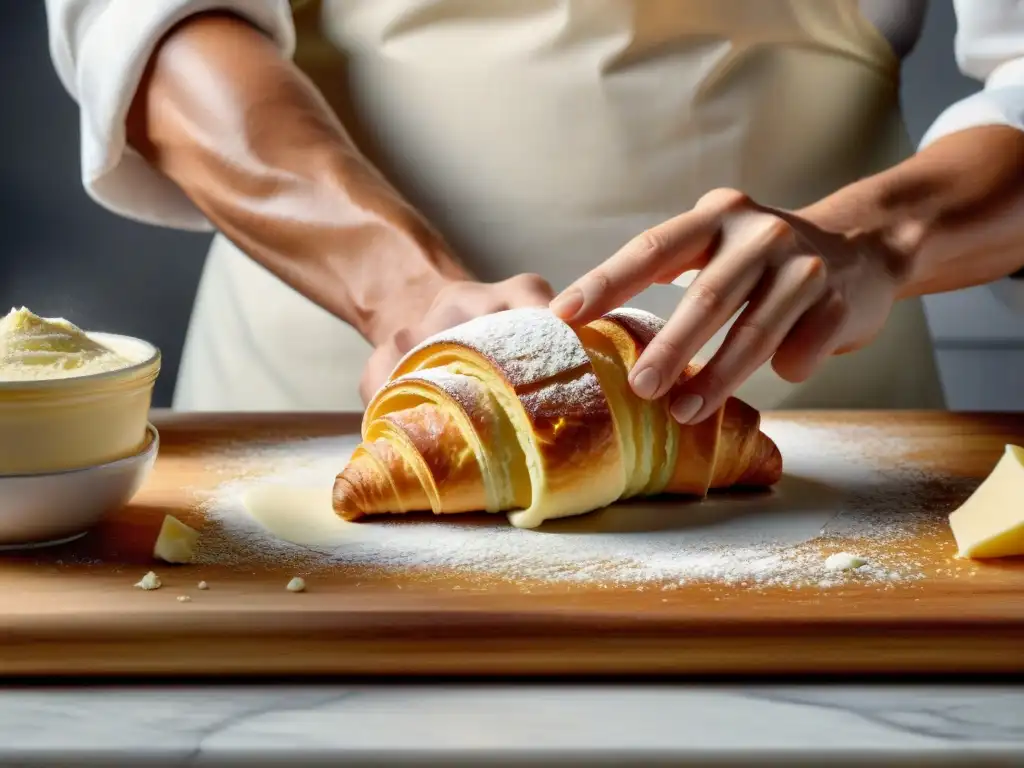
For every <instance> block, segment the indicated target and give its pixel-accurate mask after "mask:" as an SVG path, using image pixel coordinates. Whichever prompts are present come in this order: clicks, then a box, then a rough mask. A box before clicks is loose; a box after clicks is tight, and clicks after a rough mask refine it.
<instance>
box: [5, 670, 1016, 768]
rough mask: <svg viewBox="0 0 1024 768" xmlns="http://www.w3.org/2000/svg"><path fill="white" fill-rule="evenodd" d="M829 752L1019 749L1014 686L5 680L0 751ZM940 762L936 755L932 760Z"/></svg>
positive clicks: (296, 756)
mask: <svg viewBox="0 0 1024 768" xmlns="http://www.w3.org/2000/svg"><path fill="white" fill-rule="evenodd" d="M573 756H575V757H577V758H578V759H584V760H589V761H590V762H593V760H594V759H596V758H604V759H609V758H610V757H613V756H614V757H616V758H617V759H626V758H628V759H629V764H630V765H643V764H644V763H645V760H652V761H653V760H655V759H659V758H660V759H663V758H665V757H668V756H671V757H672V758H674V761H675V762H677V763H678V762H679V761H682V762H692V763H693V764H700V763H706V761H707V760H709V759H715V758H729V759H741V760H742V761H743V762H744V763H746V764H757V762H759V761H765V760H769V759H773V760H778V759H782V758H784V759H786V761H787V763H790V764H792V762H793V761H794V760H796V759H799V758H800V757H806V758H807V759H808V760H809V761H813V760H815V759H817V758H820V757H825V756H828V759H829V760H830V762H835V760H836V759H838V758H841V757H843V756H852V757H860V758H864V759H867V758H871V759H872V760H877V759H885V760H899V759H908V758H915V757H920V758H925V759H927V760H928V761H929V762H934V761H936V760H940V759H941V760H942V761H943V764H963V765H977V764H979V762H978V761H979V760H980V759H983V758H990V759H995V758H998V757H1000V756H1002V757H1003V758H1004V759H1006V760H1008V761H1010V762H1009V764H1018V763H1020V764H1024V687H981V686H973V687H952V686H947V687H922V686H911V687H895V686H888V687H879V686H860V687H851V686H837V685H828V686H826V685H819V686H807V687H798V686H791V687H779V686H773V687H756V686H749V687H736V686H677V685H673V686H647V687H640V686H618V687H615V686H543V685H531V686H520V687H512V686H493V685H492V686H453V685H422V686H376V687H371V686H364V687H338V686H301V687H298V686H283V687H269V686H262V687H241V686H235V687H223V686H195V687H169V686H168V687H158V686H152V687H146V688H137V687H136V688H131V687H87V688H38V687H23V688H7V689H4V690H2V691H0V765H9V764H19V763H26V762H31V764H33V765H39V764H47V765H62V766H64V765H74V764H76V762H90V763H93V764H103V765H110V766H120V765H143V764H147V763H149V762H159V763H161V764H166V765H228V764H236V763H239V762H245V763H247V764H250V765H252V764H253V763H254V761H256V762H275V763H280V762H287V764H288V765H291V766H299V765H303V764H320V763H323V762H327V761H331V760H333V761H338V760H343V759H346V758H349V759H351V758H364V759H365V758H370V757H372V758H374V759H375V764H395V765H403V764H409V762H410V761H411V760H414V759H415V760H418V761H422V760H432V761H435V762H437V763H440V764H451V761H452V760H454V759H456V758H460V757H461V758H464V759H472V760H480V759H484V758H485V757H488V758H490V757H503V758H505V759H506V760H509V759H513V760H516V761H522V762H533V761H543V762H544V763H546V764H551V763H552V762H553V761H557V758H570V757H573ZM947 761H950V762H949V763H947Z"/></svg>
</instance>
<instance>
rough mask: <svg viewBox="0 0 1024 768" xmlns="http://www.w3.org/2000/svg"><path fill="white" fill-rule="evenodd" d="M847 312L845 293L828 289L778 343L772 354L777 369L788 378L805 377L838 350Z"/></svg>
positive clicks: (780, 374)
mask: <svg viewBox="0 0 1024 768" xmlns="http://www.w3.org/2000/svg"><path fill="white" fill-rule="evenodd" d="M847 314H848V312H847V306H846V301H845V300H844V299H843V297H842V294H840V293H839V292H838V291H828V292H826V294H825V296H823V297H822V298H821V299H820V300H819V301H818V302H817V303H816V304H815V305H814V306H813V307H811V308H810V309H808V310H807V312H805V313H804V314H803V315H802V316H801V317H800V319H799V320H797V322H796V324H795V325H794V326H793V328H792V329H791V330H790V332H789V333H788V334H787V335H786V338H785V339H783V341H782V343H781V344H779V349H778V351H776V353H775V356H774V357H773V358H772V368H774V369H775V372H776V373H777V374H779V376H781V377H782V378H783V379H785V380H786V381H791V382H793V383H799V382H801V381H806V379H807V378H808V377H809V376H810V375H811V374H812V373H814V371H815V370H817V368H818V366H820V365H821V364H822V362H824V361H825V360H826V359H827V358H828V357H829V356H830V355H832V354H833V353H834V352H835V351H836V348H837V347H838V345H839V343H840V334H841V332H842V329H843V327H844V326H845V324H846V318H847Z"/></svg>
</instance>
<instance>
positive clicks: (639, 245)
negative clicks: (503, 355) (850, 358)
mask: <svg viewBox="0 0 1024 768" xmlns="http://www.w3.org/2000/svg"><path fill="white" fill-rule="evenodd" d="M890 253H891V251H890V250H889V249H887V248H885V247H884V246H883V244H881V243H878V242H871V241H870V240H869V238H866V237H865V238H848V237H845V236H841V235H837V234H833V233H831V232H826V231H825V230H823V229H821V228H820V227H818V226H817V225H815V224H814V223H813V222H812V220H811V219H809V218H805V217H804V216H801V215H798V214H793V213H790V212H786V211H779V210H775V209H771V208H766V207H764V206H761V205H758V204H757V203H755V202H754V201H753V200H751V199H750V198H749V197H747V196H746V195H744V194H742V193H740V192H737V191H735V190H731V189H718V190H715V191H713V192H711V193H709V194H707V195H705V196H704V197H703V198H702V199H701V200H700V201H699V202H698V203H697V205H696V206H695V207H694V208H693V210H691V211H689V212H687V213H684V214H681V215H680V216H677V217H676V218H674V219H670V220H669V221H666V222H665V223H663V224H660V225H658V226H656V227H654V228H653V229H651V230H649V231H647V232H644V233H643V234H641V235H640V236H638V237H636V238H634V239H633V240H632V241H631V242H630V243H628V244H627V245H626V246H625V247H624V248H622V249H621V250H620V251H619V252H618V253H616V254H615V255H614V256H612V257H611V258H610V259H608V260H607V261H606V262H604V263H603V264H601V265H600V266H599V267H597V268H596V269H594V270H592V271H591V272H589V273H587V274H586V275H584V276H583V277H581V278H580V279H579V280H577V281H576V282H575V283H573V284H572V285H571V286H569V287H568V288H567V289H566V290H565V291H563V292H562V293H561V294H559V296H558V297H557V298H556V299H555V300H554V301H553V302H552V305H551V308H552V310H553V311H554V312H555V313H556V314H558V315H559V316H560V317H562V318H563V319H565V320H566V321H567V322H570V323H572V324H573V325H579V324H583V323H587V322H590V321H591V320H593V319H595V318H597V317H599V316H600V315H602V314H603V313H605V312H608V311H610V310H612V309H614V308H616V307H618V306H620V305H621V304H623V303H624V302H626V301H627V300H629V299H630V298H632V297H633V296H635V295H636V294H638V293H640V292H641V291H642V290H644V289H645V288H647V287H648V286H650V285H651V284H652V283H670V282H672V281H673V280H674V279H675V278H677V277H678V276H679V275H681V274H682V273H684V272H687V271H690V270H695V269H699V270H700V274H699V275H698V276H697V278H696V279H695V280H694V282H693V283H692V284H691V285H690V286H689V288H688V289H687V290H686V292H685V294H684V295H683V298H682V300H681V301H680V303H679V306H678V308H677V309H676V310H675V312H674V313H673V314H672V317H671V318H670V319H669V320H668V322H667V323H666V325H665V327H664V328H663V329H662V331H661V332H660V333H659V334H658V335H657V336H656V337H655V338H654V340H653V341H652V342H651V344H650V345H649V346H648V347H647V349H646V350H645V351H644V353H643V354H642V355H641V356H640V359H639V360H638V361H637V363H636V365H635V366H634V368H633V370H632V371H631V372H630V378H629V380H630V385H631V386H632V388H633V390H634V392H636V394H637V395H639V396H640V397H643V398H656V397H661V396H662V395H664V394H666V393H667V392H669V391H670V390H672V401H673V402H672V415H673V417H675V419H676V420H677V421H679V422H680V423H683V424H693V423H697V422H699V421H702V420H703V419H705V418H707V417H708V416H709V415H711V414H712V413H714V412H715V411H716V410H717V409H718V408H719V407H720V406H721V405H722V403H724V402H725V400H726V398H727V397H729V395H731V394H732V393H733V392H734V391H735V390H736V388H737V387H739V386H740V385H741V384H742V383H743V382H744V381H745V380H746V379H747V377H749V376H750V375H751V374H752V373H753V372H754V371H755V370H757V369H758V368H759V367H760V366H761V365H762V364H764V363H765V362H766V361H768V360H769V359H770V360H771V361H772V365H773V367H774V368H775V371H776V372H777V373H778V374H779V375H780V376H781V377H782V378H784V379H787V380H788V381H792V382H798V381H803V380H804V379H806V378H807V377H808V376H810V375H811V374H812V373H813V372H814V371H815V369H816V368H818V367H819V366H820V365H821V363H822V362H823V361H824V360H825V359H826V358H827V357H829V356H830V355H833V354H838V353H843V352H849V351H852V350H854V349H858V348H860V347H862V346H864V345H865V344H867V343H869V342H870V341H871V340H872V339H873V338H874V337H875V336H876V335H877V334H878V332H879V331H880V330H881V329H882V327H883V326H884V324H885V321H886V318H887V317H888V315H889V312H890V310H891V309H892V305H893V303H894V302H895V300H896V297H897V291H898V288H899V279H900V275H899V274H898V272H899V270H898V269H896V264H895V260H894V259H893V258H892V257H891V256H890V255H889V254H890ZM744 304H746V305H747V306H746V308H745V309H744V310H743V312H742V314H741V315H740V316H739V318H738V319H737V321H736V323H735V324H734V325H733V327H732V328H731V329H730V330H729V333H728V335H727V337H726V339H725V341H724V343H723V344H722V346H721V348H720V349H719V350H718V352H717V353H716V354H715V355H714V356H713V357H712V359H711V360H710V361H708V363H707V365H705V366H704V368H703V369H702V370H701V371H700V373H698V374H697V375H696V376H694V377H693V378H691V379H690V380H688V381H685V382H680V383H678V385H677V380H678V379H679V377H680V376H681V375H682V373H683V371H684V369H685V367H686V365H687V364H688V363H689V362H690V360H691V359H692V358H693V357H694V355H695V354H696V353H697V352H698V351H699V350H700V348H701V347H703V346H704V344H706V343H707V342H708V341H709V340H710V339H711V337H712V336H713V335H714V334H715V332H716V331H718V330H719V329H721V328H722V326H723V325H725V323H726V322H727V321H728V320H729V319H730V318H731V317H732V316H733V315H734V314H735V313H736V312H737V311H738V310H739V309H740V308H741V307H742V306H743V305H744Z"/></svg>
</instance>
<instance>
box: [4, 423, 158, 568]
mask: <svg viewBox="0 0 1024 768" xmlns="http://www.w3.org/2000/svg"><path fill="white" fill-rule="evenodd" d="M146 429H147V435H148V439H147V442H146V447H145V448H143V449H142V451H140V452H139V453H137V454H135V455H134V456H129V457H127V458H124V459H118V460H117V461H112V462H110V463H108V464H99V465H97V466H95V467H85V468H83V469H71V470H66V471H64V472H49V473H44V474H38V475H0V552H3V551H11V550H20V549H37V548H40V547H53V546H57V545H59V544H66V543H68V542H69V541H74V540H75V539H78V538H80V537H82V536H84V535H85V534H86V533H88V532H89V530H90V529H91V528H92V527H93V526H95V525H96V523H98V522H99V521H100V520H101V519H102V518H103V516H104V515H106V514H107V513H108V512H113V511H115V510H118V509H120V508H121V507H123V506H124V505H125V504H127V503H128V502H129V501H130V500H131V498H132V497H133V496H134V495H135V494H136V492H137V491H138V490H139V488H141V487H142V484H143V483H144V482H145V481H146V478H147V477H148V476H149V473H150V471H152V469H153V463H154V462H155V461H156V456H157V453H159V451H160V434H159V433H158V432H157V430H156V427H154V426H153V425H152V424H148V425H147V427H146Z"/></svg>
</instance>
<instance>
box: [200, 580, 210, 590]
mask: <svg viewBox="0 0 1024 768" xmlns="http://www.w3.org/2000/svg"><path fill="white" fill-rule="evenodd" d="M209 588H210V585H209V584H207V583H206V582H205V581H200V582H199V589H209Z"/></svg>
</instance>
